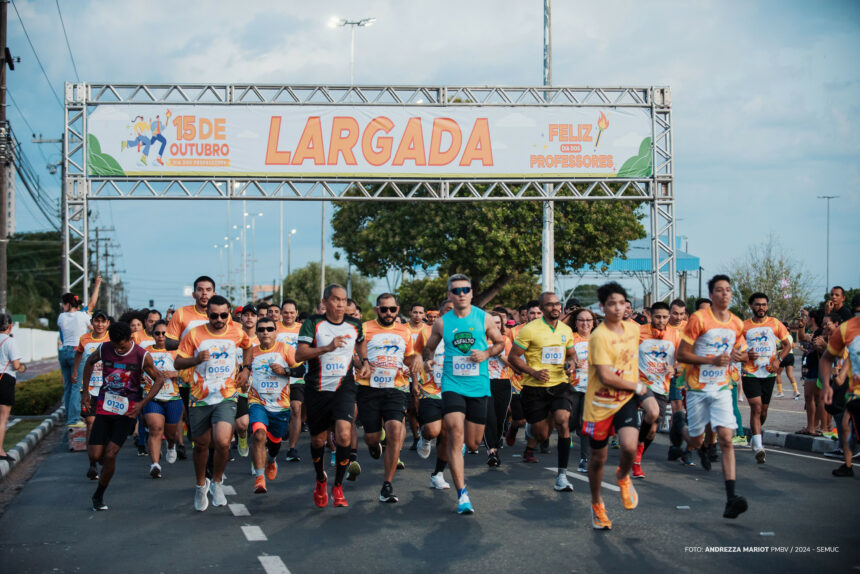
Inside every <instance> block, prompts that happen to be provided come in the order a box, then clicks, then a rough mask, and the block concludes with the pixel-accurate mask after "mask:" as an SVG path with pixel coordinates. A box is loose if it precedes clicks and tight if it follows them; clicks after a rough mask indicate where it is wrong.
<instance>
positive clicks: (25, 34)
mask: <svg viewBox="0 0 860 574" xmlns="http://www.w3.org/2000/svg"><path fill="white" fill-rule="evenodd" d="M12 8H14V9H15V14H16V15H17V16H18V22H20V23H21V29H22V30H24V36H25V37H26V38H27V43H28V44H30V49H31V50H33V55H34V56H35V57H36V62H37V63H38V64H39V67H40V68H41V69H42V75H43V76H45V81H46V82H48V87H49V88H51V93H52V94H54V98H55V99H56V100H57V105H59V106H60V107H61V108H62V107H63V102H62V101H60V96H58V95H57V90H55V89H54V85H53V84H52V83H51V80H50V79H49V78H48V72H46V71H45V66H43V65H42V60H40V59H39V54H37V53H36V48H35V47H34V46H33V41H32V40H30V34H28V33H27V28H26V27H24V20H23V19H21V13H20V12H18V6H16V5H15V2H14V0H13V1H12Z"/></svg>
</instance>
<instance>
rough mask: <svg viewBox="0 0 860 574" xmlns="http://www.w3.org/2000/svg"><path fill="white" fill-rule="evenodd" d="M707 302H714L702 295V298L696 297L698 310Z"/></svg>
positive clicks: (709, 303)
mask: <svg viewBox="0 0 860 574" xmlns="http://www.w3.org/2000/svg"><path fill="white" fill-rule="evenodd" d="M704 303H707V304H708V305H712V304H713V303H714V302H713V301H711V300H710V299H708V298H707V297H702V298H701V299H696V311H698V310H699V309H701V308H702V305H703V304H704Z"/></svg>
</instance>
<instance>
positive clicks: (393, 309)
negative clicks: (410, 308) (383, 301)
mask: <svg viewBox="0 0 860 574" xmlns="http://www.w3.org/2000/svg"><path fill="white" fill-rule="evenodd" d="M379 312H380V313H397V307H396V306H394V307H380V308H379Z"/></svg>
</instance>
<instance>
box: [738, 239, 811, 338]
mask: <svg viewBox="0 0 860 574" xmlns="http://www.w3.org/2000/svg"><path fill="white" fill-rule="evenodd" d="M726 274H727V275H728V276H729V277H730V278H731V279H732V291H733V294H734V296H733V297H732V311H733V312H734V313H735V314H737V315H738V316H740V317H744V318H747V317H750V316H752V312H751V311H750V309H749V305H748V304H747V299H749V296H750V295H752V294H753V293H755V292H757V291H760V292H762V293H765V294H766V295H767V296H768V297H769V298H770V312H769V314H770V315H772V316H774V317H776V318H777V319H779V320H781V321H785V322H788V321H791V320H792V319H794V318H796V317H797V314H798V312H799V311H800V309H801V308H802V307H804V306H805V305H808V304H809V303H810V302H811V301H812V275H811V274H810V273H809V272H808V271H807V270H806V269H805V268H804V267H803V265H801V264H800V263H799V262H798V261H796V260H795V259H793V258H792V257H790V256H789V255H788V254H787V253H786V252H785V250H784V249H783V247H782V245H781V244H780V242H779V240H778V239H777V238H776V237H775V236H774V235H770V236H769V237H768V239H767V241H765V242H764V243H761V244H753V245H752V246H750V248H749V250H748V251H747V253H746V255H744V256H743V257H741V258H739V259H736V260H734V261H733V262H732V263H731V264H730V265H729V268H728V269H727V270H726Z"/></svg>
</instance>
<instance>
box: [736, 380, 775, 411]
mask: <svg viewBox="0 0 860 574" xmlns="http://www.w3.org/2000/svg"><path fill="white" fill-rule="evenodd" d="M741 383H742V384H743V387H744V396H745V397H746V398H748V399H754V398H756V397H761V402H762V404H763V405H769V404H770V396H771V395H772V394H773V385H774V384H775V383H776V377H768V378H766V379H759V378H757V377H742V378H741Z"/></svg>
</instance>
